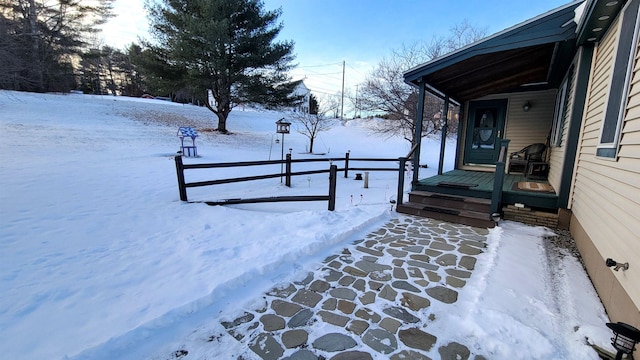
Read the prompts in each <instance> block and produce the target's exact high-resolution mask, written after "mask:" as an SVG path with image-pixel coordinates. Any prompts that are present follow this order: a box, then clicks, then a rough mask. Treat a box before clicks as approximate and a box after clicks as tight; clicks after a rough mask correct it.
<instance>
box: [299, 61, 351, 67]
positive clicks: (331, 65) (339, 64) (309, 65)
mask: <svg viewBox="0 0 640 360" xmlns="http://www.w3.org/2000/svg"><path fill="white" fill-rule="evenodd" d="M341 64H342V63H339V62H337V63H331V64H324V65H306V66H297V67H299V68H310V67H323V66H333V65H341Z"/></svg>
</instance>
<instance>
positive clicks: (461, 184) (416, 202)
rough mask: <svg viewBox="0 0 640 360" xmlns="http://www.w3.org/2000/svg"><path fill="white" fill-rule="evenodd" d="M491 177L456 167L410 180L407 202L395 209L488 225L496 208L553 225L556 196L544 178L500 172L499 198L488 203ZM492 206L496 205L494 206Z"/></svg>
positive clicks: (510, 216)
mask: <svg viewBox="0 0 640 360" xmlns="http://www.w3.org/2000/svg"><path fill="white" fill-rule="evenodd" d="M503 165H504V164H502V166H503ZM502 166H500V167H499V168H502ZM494 177H495V176H494V173H493V172H483V171H469V170H459V169H458V170H452V171H449V172H446V173H443V174H441V175H436V176H432V177H429V178H426V179H422V180H419V181H417V182H414V186H413V190H412V191H411V192H410V193H409V199H408V200H409V201H408V202H404V201H403V202H400V203H398V205H397V207H396V209H397V211H398V212H401V213H405V214H412V215H417V216H423V217H430V218H433V219H437V220H443V221H449V222H455V223H461V224H466V225H470V226H475V227H489V228H491V227H493V226H494V225H495V223H494V221H493V220H492V216H491V214H492V213H494V212H496V211H498V212H499V213H502V216H503V218H504V219H506V220H515V221H521V222H525V223H529V224H532V225H543V226H549V227H556V225H557V224H558V215H557V211H558V205H557V204H558V196H557V194H556V192H555V191H554V190H553V188H552V187H551V185H550V184H549V182H548V181H546V180H534V179H527V178H525V176H524V175H522V174H504V179H503V183H502V184H503V186H502V191H501V194H500V195H501V200H497V201H498V202H497V204H492V198H494V197H495V196H496V194H495V193H494V190H493V184H494V180H495V179H494ZM498 181H500V180H498ZM493 201H496V200H495V199H493ZM515 204H518V205H517V206H516V205H515ZM494 205H495V206H500V207H499V208H498V209H495V208H494ZM493 209H495V210H493Z"/></svg>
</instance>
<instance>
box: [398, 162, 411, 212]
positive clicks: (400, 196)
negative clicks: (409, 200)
mask: <svg viewBox="0 0 640 360" xmlns="http://www.w3.org/2000/svg"><path fill="white" fill-rule="evenodd" d="M407 159H408V158H405V157H401V158H400V167H399V168H398V195H397V198H396V209H397V208H398V205H402V200H403V198H404V171H405V167H406V166H407Z"/></svg>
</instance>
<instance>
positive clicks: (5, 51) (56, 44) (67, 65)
mask: <svg viewBox="0 0 640 360" xmlns="http://www.w3.org/2000/svg"><path fill="white" fill-rule="evenodd" d="M113 1H114V0H93V1H90V2H89V1H81V0H57V1H56V0H50V1H36V0H3V1H1V2H0V48H2V51H0V69H2V70H0V87H2V88H7V89H14V90H25V91H67V90H70V89H71V88H73V87H74V86H75V79H74V74H73V65H72V64H73V59H74V57H75V56H76V55H78V54H79V52H80V51H81V49H82V47H83V46H84V45H85V44H86V39H87V38H88V35H90V34H92V33H95V32H96V31H98V30H97V27H96V25H99V24H102V23H104V21H106V19H107V18H108V17H109V16H110V15H111V5H112V3H113Z"/></svg>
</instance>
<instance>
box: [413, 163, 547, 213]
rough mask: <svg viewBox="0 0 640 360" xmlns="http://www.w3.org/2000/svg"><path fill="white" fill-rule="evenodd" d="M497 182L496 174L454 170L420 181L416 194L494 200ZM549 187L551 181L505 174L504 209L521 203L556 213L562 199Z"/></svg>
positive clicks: (503, 187)
mask: <svg viewBox="0 0 640 360" xmlns="http://www.w3.org/2000/svg"><path fill="white" fill-rule="evenodd" d="M493 179H494V173H493V172H484V171H468V170H451V171H449V172H445V173H443V174H442V175H436V176H432V177H429V178H426V179H421V180H419V181H418V182H417V183H416V184H415V186H414V190H415V191H427V192H432V193H439V194H447V195H457V196H464V197H471V198H481V199H491V195H492V192H493ZM518 183H521V184H522V183H533V184H540V185H542V186H541V187H542V188H543V189H540V190H538V191H536V190H535V188H536V185H533V184H530V185H531V186H529V187H528V189H527V187H526V186H525V189H521V188H519V187H518ZM527 185H529V184H527ZM546 187H550V185H549V182H548V181H547V180H534V179H526V178H525V177H524V175H523V174H505V175H504V183H503V186H502V203H503V204H504V205H510V204H516V203H520V204H524V205H525V206H527V207H530V208H534V209H540V210H545V211H550V212H556V211H557V209H558V195H557V194H556V192H555V191H553V190H552V191H544V188H546ZM551 189H553V188H551Z"/></svg>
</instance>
